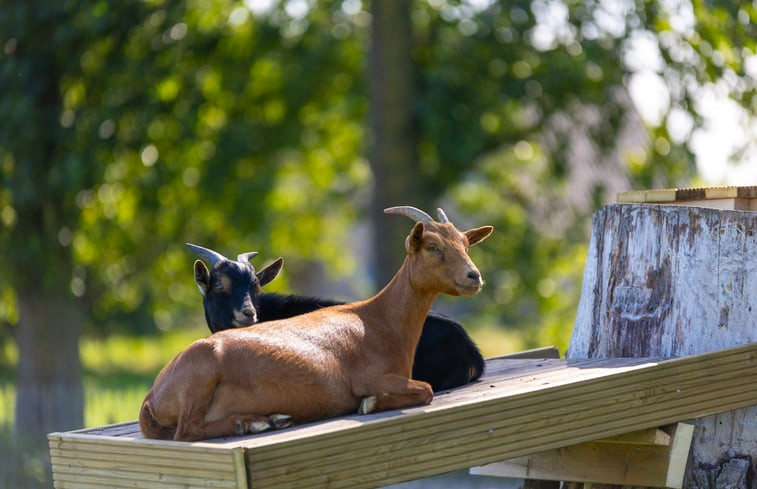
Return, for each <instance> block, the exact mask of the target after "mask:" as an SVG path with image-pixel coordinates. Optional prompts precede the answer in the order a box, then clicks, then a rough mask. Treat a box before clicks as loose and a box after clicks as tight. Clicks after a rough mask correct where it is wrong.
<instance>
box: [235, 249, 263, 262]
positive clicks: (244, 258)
mask: <svg viewBox="0 0 757 489" xmlns="http://www.w3.org/2000/svg"><path fill="white" fill-rule="evenodd" d="M256 256H258V252H257V251H248V252H247V253H241V254H239V255H238V256H237V261H238V262H242V263H250V260H252V259H253V258H255V257H256Z"/></svg>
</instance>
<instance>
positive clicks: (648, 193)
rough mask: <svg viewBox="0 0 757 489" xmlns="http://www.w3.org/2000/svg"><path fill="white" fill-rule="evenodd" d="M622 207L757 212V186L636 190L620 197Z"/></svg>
mask: <svg viewBox="0 0 757 489" xmlns="http://www.w3.org/2000/svg"><path fill="white" fill-rule="evenodd" d="M617 202H618V203H619V204H665V205H687V206H695V207H709V208H712V209H723V210H726V209H730V210H737V211H757V186H745V187H736V186H722V187H700V188H666V189H653V190H633V191H630V192H621V193H619V194H618V196H617Z"/></svg>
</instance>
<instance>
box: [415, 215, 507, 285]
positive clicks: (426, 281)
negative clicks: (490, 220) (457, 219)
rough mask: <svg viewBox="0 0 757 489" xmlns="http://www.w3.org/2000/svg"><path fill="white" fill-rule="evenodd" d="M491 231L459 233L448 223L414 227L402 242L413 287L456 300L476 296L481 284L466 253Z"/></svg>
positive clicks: (476, 269) (474, 266) (477, 229)
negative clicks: (432, 291) (435, 292)
mask: <svg viewBox="0 0 757 489" xmlns="http://www.w3.org/2000/svg"><path fill="white" fill-rule="evenodd" d="M493 229H494V228H492V227H491V226H483V227H480V228H475V229H471V230H469V231H465V232H460V231H458V230H457V229H456V228H455V226H454V225H452V224H451V223H446V224H441V223H437V222H430V223H417V224H416V225H415V227H414V228H413V230H412V232H411V233H410V235H409V236H408V237H407V240H406V241H405V247H406V249H407V252H408V257H409V259H410V260H411V262H410V263H411V266H412V267H413V286H414V287H416V288H419V289H435V290H437V291H439V292H443V293H445V294H449V295H456V296H457V295H473V294H476V293H477V292H478V291H480V290H481V287H483V285H484V281H483V279H482V277H481V273H480V272H479V271H478V268H476V265H474V264H473V262H472V261H471V259H470V257H469V256H468V250H469V249H470V247H471V246H473V245H475V244H477V243H480V242H481V241H483V240H484V239H486V238H487V237H488V236H489V235H490V234H491V233H492V231H493Z"/></svg>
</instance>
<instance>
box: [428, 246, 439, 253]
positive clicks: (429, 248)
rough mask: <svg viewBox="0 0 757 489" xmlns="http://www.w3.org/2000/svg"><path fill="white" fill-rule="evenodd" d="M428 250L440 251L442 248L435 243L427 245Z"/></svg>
mask: <svg viewBox="0 0 757 489" xmlns="http://www.w3.org/2000/svg"><path fill="white" fill-rule="evenodd" d="M426 251H428V252H429V253H438V252H440V251H441V250H440V249H439V247H438V246H436V245H435V244H430V245H426Z"/></svg>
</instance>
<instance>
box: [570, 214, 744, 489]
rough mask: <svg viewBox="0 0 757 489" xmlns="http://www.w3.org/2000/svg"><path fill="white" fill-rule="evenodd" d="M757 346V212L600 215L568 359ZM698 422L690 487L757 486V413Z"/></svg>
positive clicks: (594, 232)
mask: <svg viewBox="0 0 757 489" xmlns="http://www.w3.org/2000/svg"><path fill="white" fill-rule="evenodd" d="M755 341H757V213H755V212H748V211H728V210H714V209H706V208H697V207H679V206H675V207H674V206H661V205H635V204H626V205H609V206H606V207H605V208H603V209H602V210H600V211H598V212H597V213H596V214H595V216H594V220H593V224H592V236H591V241H590V245H589V252H588V256H587V261H586V267H585V269H584V280H583V286H582V292H581V299H580V302H579V306H578V311H577V314H576V322H575V326H574V329H573V336H572V338H571V342H570V347H569V349H568V351H567V355H566V356H567V357H568V358H572V359H577V358H607V357H644V356H657V355H659V356H665V357H669V356H685V355H694V354H698V353H702V352H707V351H713V350H718V349H722V348H727V347H731V346H735V345H740V344H747V343H751V342H755ZM696 426H697V427H696V429H695V432H694V443H693V447H692V457H691V460H690V464H689V469H688V470H689V473H688V475H687V478H686V482H685V485H684V487H688V488H697V489H708V488H715V487H727V486H728V484H726V485H725V486H723V484H724V482H723V481H724V480H725V478H726V477H731V478H732V480H733V479H738V477H740V476H739V475H733V476H726V475H725V474H726V473H733V472H734V471H741V472H739V473H740V474H741V476H743V477H742V480H741V482H738V483H736V485H734V486H732V487H734V488H740V487H744V488H746V487H747V486H746V481H747V477H749V478H751V480H757V470H756V469H755V466H754V463H755V462H757V407H750V408H748V409H744V410H740V411H736V412H729V413H723V414H719V415H717V416H712V417H708V418H700V419H698V420H697V421H696ZM719 477H720V481H721V482H718V478H719ZM719 484H720V485H719Z"/></svg>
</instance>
